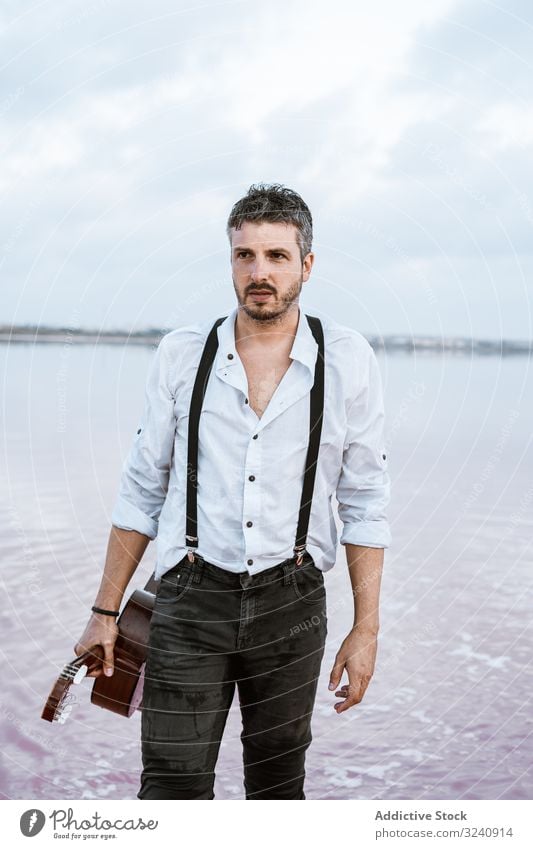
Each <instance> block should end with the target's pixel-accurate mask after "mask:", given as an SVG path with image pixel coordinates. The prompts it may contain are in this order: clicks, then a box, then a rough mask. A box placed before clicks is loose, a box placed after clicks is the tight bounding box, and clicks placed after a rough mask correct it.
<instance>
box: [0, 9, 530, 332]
mask: <svg viewBox="0 0 533 849" xmlns="http://www.w3.org/2000/svg"><path fill="white" fill-rule="evenodd" d="M0 32H1V52H0V57H1V58H0V65H1V68H2V70H1V74H0V82H1V86H2V92H1V95H0V129H1V134H0V145H1V157H0V228H1V230H0V286H1V293H2V296H1V302H0V323H11V322H14V323H17V324H18V323H26V322H32V323H33V322H38V323H47V324H62V325H69V326H87V327H93V328H95V327H98V328H106V329H110V328H115V327H120V328H126V329H129V330H134V329H139V328H143V327H147V326H155V327H160V328H168V329H170V328H172V327H175V326H180V325H182V324H184V323H188V322H189V321H191V320H197V319H198V318H199V317H202V316H204V315H205V316H207V317H210V316H211V315H212V316H213V317H215V316H216V315H222V314H224V311H227V310H228V309H230V308H232V307H233V306H234V303H235V301H234V293H233V287H232V283H231V274H230V266H229V247H228V243H227V241H226V236H225V222H226V219H227V215H228V213H229V210H230V208H231V206H232V204H233V203H234V202H235V200H237V199H238V198H239V197H240V196H241V195H242V194H244V193H245V192H246V190H247V188H248V186H249V185H250V184H251V183H252V182H258V181H266V182H282V183H285V184H287V185H288V186H290V187H292V188H294V189H296V190H297V191H298V192H300V194H301V195H302V196H303V197H304V198H305V200H306V201H307V203H308V204H309V206H310V207H311V210H312V212H313V217H314V223H315V240H314V251H315V254H316V259H315V266H314V269H313V274H312V277H311V279H310V281H309V282H308V283H307V284H306V287H305V289H304V292H303V295H302V305H303V307H304V308H305V309H306V310H307V311H309V312H312V310H313V308H315V309H318V310H322V311H324V312H326V313H328V314H330V315H332V316H333V317H334V318H335V319H336V320H338V321H341V322H343V323H345V324H349V325H350V326H353V327H356V328H357V329H359V330H360V331H361V332H363V333H369V334H371V333H372V334H375V333H377V334H379V333H402V334H403V333H428V334H441V333H444V334H446V335H448V334H449V335H456V334H457V335H472V336H476V337H491V338H500V337H501V336H504V337H508V338H520V339H523V338H531V336H532V335H533V333H532V328H531V312H532V311H531V304H530V296H531V291H532V285H531V276H532V251H531V245H532V235H533V193H532V184H533V172H532V168H531V162H532V152H533V117H532V116H533V110H532V108H531V105H532V103H531V101H532V99H533V90H532V82H533V77H532V68H531V57H532V56H533V51H532V47H533V5H532V4H531V2H526V1H525V0H510V2H505V3H504V2H501V3H496V2H488V0H432V2H427V0H403V2H401V3H398V2H396V0H374V2H372V3H369V2H360V0H336V2H335V3H332V2H321V0H269V2H264V0H259V1H258V2H257V1H256V0H240V2H221V3H218V2H217V3H202V2H194V0H187V2H183V0H152V2H150V3H146V2H139V1H138V0H84V2H81V0H80V1H79V2H74V1H73V0H65V2H62V0H49V2H47V1H46V0H41V2H31V3H30V2H21V0H7V2H3V3H1V4H0Z"/></svg>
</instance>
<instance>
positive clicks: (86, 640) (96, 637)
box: [74, 613, 118, 678]
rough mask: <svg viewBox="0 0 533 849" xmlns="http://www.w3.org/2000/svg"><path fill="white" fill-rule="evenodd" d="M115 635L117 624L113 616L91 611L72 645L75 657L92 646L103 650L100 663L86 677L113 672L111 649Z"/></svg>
mask: <svg viewBox="0 0 533 849" xmlns="http://www.w3.org/2000/svg"><path fill="white" fill-rule="evenodd" d="M117 636H118V625H117V621H116V619H115V617H114V616H106V615H105V614H104V613H93V614H92V615H91V618H90V619H89V621H88V623H87V627H86V628H85V631H84V632H83V634H82V635H81V637H80V640H79V642H78V643H76V645H75V646H74V654H75V655H76V657H78V656H79V655H80V654H83V652H84V651H88V650H89V649H92V648H94V646H102V648H103V650H104V659H103V661H102V665H101V666H99V667H98V668H97V669H95V670H94V672H89V673H88V675H87V677H88V678H98V677H99V676H100V675H104V674H105V675H112V674H113V666H114V662H113V649H114V646H115V642H116V639H117Z"/></svg>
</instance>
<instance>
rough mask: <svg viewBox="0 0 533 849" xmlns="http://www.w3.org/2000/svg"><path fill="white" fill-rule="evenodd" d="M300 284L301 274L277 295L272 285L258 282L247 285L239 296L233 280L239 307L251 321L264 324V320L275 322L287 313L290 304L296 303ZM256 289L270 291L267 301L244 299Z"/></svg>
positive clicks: (300, 288) (301, 281)
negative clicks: (242, 294)
mask: <svg viewBox="0 0 533 849" xmlns="http://www.w3.org/2000/svg"><path fill="white" fill-rule="evenodd" d="M232 279H233V278H232ZM302 286H303V275H302V276H301V278H300V280H299V281H297V282H296V283H294V284H293V285H292V286H290V287H289V289H287V291H286V292H285V293H284V294H283V295H281V296H279V295H277V294H276V293H275V292H274V290H273V289H272V287H270V286H268V285H262V284H258V285H257V286H256V287H250V286H248V287H247V288H246V293H245V295H244V296H241V294H240V293H239V291H238V289H237V287H236V285H235V280H233V288H234V289H235V294H236V296H237V301H238V304H239V307H240V309H242V310H243V311H244V312H245V313H246V315H247V316H248V317H249V318H251V319H252V320H253V321H260V322H261V324H265V323H266V322H270V323H271V324H275V323H276V322H278V321H281V320H282V319H283V317H284V316H285V315H286V314H287V312H288V311H289V309H290V308H291V306H294V305H295V304H297V303H298V298H299V296H300V292H301V291H302ZM258 289H261V290H264V291H268V292H272V297H271V298H269V300H268V302H266V303H263V304H261V303H254V302H253V301H249V302H247V300H246V299H247V297H248V295H249V293H250V292H251V291H252V292H253V291H255V290H258Z"/></svg>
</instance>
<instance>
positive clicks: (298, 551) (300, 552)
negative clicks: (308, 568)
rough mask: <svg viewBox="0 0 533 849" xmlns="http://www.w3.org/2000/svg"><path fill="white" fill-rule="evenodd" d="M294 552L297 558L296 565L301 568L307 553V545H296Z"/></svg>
mask: <svg viewBox="0 0 533 849" xmlns="http://www.w3.org/2000/svg"><path fill="white" fill-rule="evenodd" d="M293 550H294V556H295V557H296V565H297V566H301V565H302V563H303V559H304V556H305V553H306V550H305V545H295V546H294V549H293Z"/></svg>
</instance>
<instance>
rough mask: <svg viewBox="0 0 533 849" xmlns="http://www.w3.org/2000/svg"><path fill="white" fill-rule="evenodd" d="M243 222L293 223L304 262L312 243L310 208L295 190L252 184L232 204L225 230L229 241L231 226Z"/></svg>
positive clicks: (240, 225)
mask: <svg viewBox="0 0 533 849" xmlns="http://www.w3.org/2000/svg"><path fill="white" fill-rule="evenodd" d="M244 221H257V222H260V221H272V222H277V221H281V222H283V223H286V224H294V226H295V227H296V229H297V231H298V232H297V234H296V240H297V242H298V247H299V248H300V257H301V259H302V261H303V259H304V257H306V256H307V254H308V253H309V251H310V250H311V245H312V243H313V219H312V216H311V212H310V210H309V207H308V206H307V204H306V203H305V201H303V200H302V198H301V197H300V195H299V194H298V193H297V192H294V191H293V190H292V189H288V188H287V186H283V185H282V184H281V183H270V184H267V183H254V184H253V185H251V186H250V188H249V189H248V191H247V193H246V194H245V196H244V197H243V198H241V199H240V200H238V201H237V203H236V204H234V206H233V209H232V210H231V212H230V216H229V218H228V224H227V227H226V233H227V234H228V239H229V240H230V244H231V229H232V228H233V227H234V228H235V229H236V230H240V229H241V227H242V224H243V222H244Z"/></svg>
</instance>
